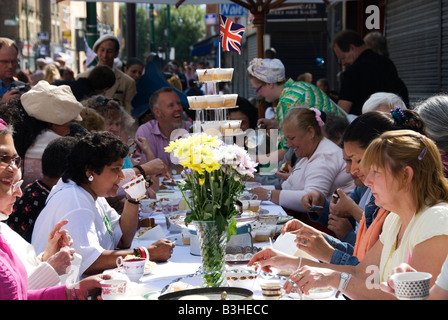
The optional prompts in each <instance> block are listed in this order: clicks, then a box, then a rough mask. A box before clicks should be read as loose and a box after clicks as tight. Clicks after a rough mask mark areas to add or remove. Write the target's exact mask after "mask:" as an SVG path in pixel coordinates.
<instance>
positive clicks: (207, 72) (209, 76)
mask: <svg viewBox="0 0 448 320" xmlns="http://www.w3.org/2000/svg"><path fill="white" fill-rule="evenodd" d="M196 73H197V74H198V80H199V81H202V82H203V81H213V80H214V75H215V70H214V69H196Z"/></svg>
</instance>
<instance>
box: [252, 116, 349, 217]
mask: <svg viewBox="0 0 448 320" xmlns="http://www.w3.org/2000/svg"><path fill="white" fill-rule="evenodd" d="M325 117H326V116H325V113H324V112H321V111H319V110H317V109H315V108H310V109H308V108H293V109H291V110H290V111H289V112H288V114H287V116H286V117H285V119H284V120H283V123H282V129H283V134H284V136H285V137H286V141H287V146H288V147H289V148H291V149H293V150H294V152H295V154H296V156H297V157H298V158H300V160H299V161H298V162H297V163H296V165H295V166H294V168H293V170H292V172H291V174H290V176H289V178H288V179H287V180H286V181H285V182H283V184H282V189H281V190H267V189H265V188H263V187H258V188H254V189H252V191H251V192H252V193H253V194H256V195H257V196H258V199H259V200H268V201H272V202H274V203H276V204H279V205H281V206H282V207H284V208H286V209H290V210H294V211H299V212H304V211H305V209H304V208H303V206H302V203H301V199H302V197H303V196H304V195H305V194H307V193H308V192H310V191H319V192H321V193H322V194H324V195H325V196H326V197H327V198H329V199H330V197H331V195H332V194H333V192H334V191H335V190H336V189H338V188H341V189H342V190H344V192H345V193H350V192H351V191H352V190H353V189H354V183H353V179H352V178H351V176H350V174H348V173H347V172H346V170H345V165H346V164H345V161H344V159H343V156H342V149H341V148H340V147H339V146H337V145H336V144H335V143H333V142H332V141H330V140H329V139H327V138H325V137H324V133H323V130H324V129H323V126H324V125H325Z"/></svg>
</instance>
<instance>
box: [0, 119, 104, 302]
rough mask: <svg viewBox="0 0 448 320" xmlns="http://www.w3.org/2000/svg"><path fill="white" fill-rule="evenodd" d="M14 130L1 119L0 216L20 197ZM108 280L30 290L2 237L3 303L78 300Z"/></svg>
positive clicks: (97, 278)
mask: <svg viewBox="0 0 448 320" xmlns="http://www.w3.org/2000/svg"><path fill="white" fill-rule="evenodd" d="M11 133H12V129H11V128H9V127H8V125H7V124H6V123H5V122H4V121H3V120H2V119H0V210H2V211H3V212H1V213H0V214H2V215H3V214H10V213H11V210H12V204H13V203H14V199H15V197H17V196H21V194H22V191H21V190H20V187H19V186H20V184H19V183H18V182H17V180H19V179H20V177H21V174H20V172H19V169H18V168H19V167H20V162H21V159H20V157H19V156H18V155H17V152H16V149H15V147H14V141H13V138H12V134H11ZM106 277H107V278H109V276H94V277H89V278H86V279H84V280H82V281H80V282H79V283H77V284H76V285H75V286H72V287H68V286H66V285H61V286H56V287H51V288H44V289H39V290H28V289H27V286H28V283H27V281H28V275H27V272H26V269H25V266H24V265H23V263H22V261H21V260H20V259H19V257H18V256H17V255H16V254H15V253H14V251H13V250H12V249H11V248H10V246H9V244H8V243H7V242H6V240H5V238H4V237H3V235H2V234H1V233H0V300H27V299H28V300H78V299H84V298H85V297H86V293H87V292H88V291H90V290H92V289H95V288H100V287H101V285H100V283H99V281H101V280H102V279H103V278H106Z"/></svg>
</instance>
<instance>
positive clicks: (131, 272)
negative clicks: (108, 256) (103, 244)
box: [116, 257, 148, 282]
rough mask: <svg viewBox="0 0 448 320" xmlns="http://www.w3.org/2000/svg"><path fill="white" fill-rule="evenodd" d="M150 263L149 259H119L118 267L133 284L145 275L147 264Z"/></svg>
mask: <svg viewBox="0 0 448 320" xmlns="http://www.w3.org/2000/svg"><path fill="white" fill-rule="evenodd" d="M146 261H148V259H147V258H137V257H133V258H123V257H118V258H117V261H116V262H117V267H119V268H121V269H122V270H123V272H124V274H126V276H127V277H128V278H129V280H131V281H133V282H138V281H139V280H140V279H141V277H143V275H144V274H145V264H146Z"/></svg>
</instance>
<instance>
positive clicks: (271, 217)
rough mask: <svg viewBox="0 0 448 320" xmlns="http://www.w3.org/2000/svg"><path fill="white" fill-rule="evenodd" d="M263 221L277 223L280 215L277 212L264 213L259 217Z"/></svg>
mask: <svg viewBox="0 0 448 320" xmlns="http://www.w3.org/2000/svg"><path fill="white" fill-rule="evenodd" d="M259 219H260V222H261V223H265V224H269V225H276V224H277V221H278V215H277V214H263V215H260V217H259Z"/></svg>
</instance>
